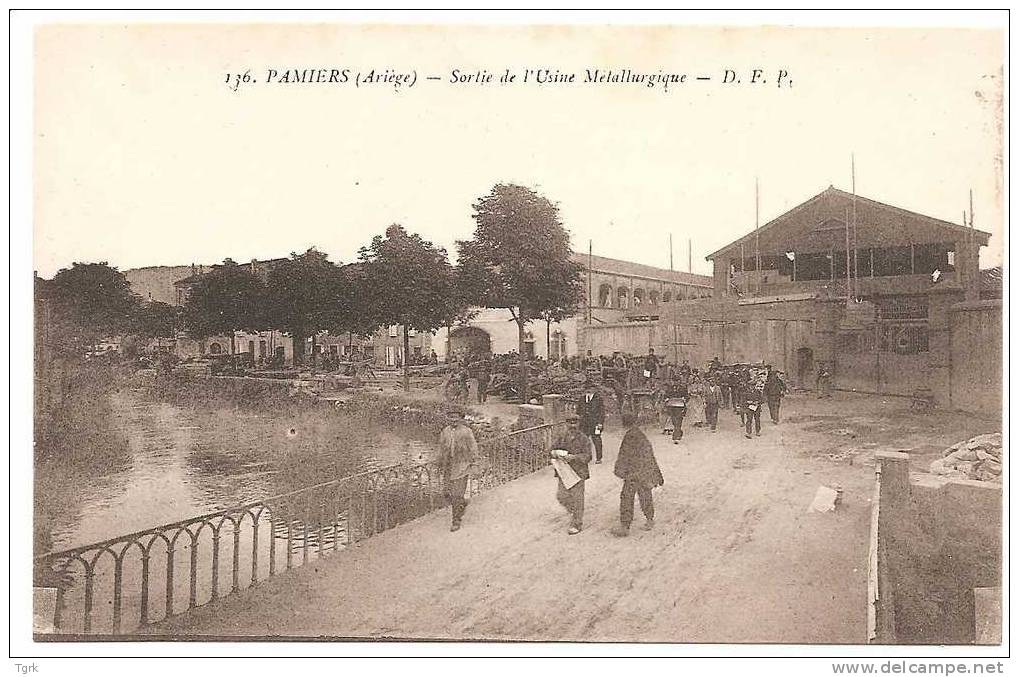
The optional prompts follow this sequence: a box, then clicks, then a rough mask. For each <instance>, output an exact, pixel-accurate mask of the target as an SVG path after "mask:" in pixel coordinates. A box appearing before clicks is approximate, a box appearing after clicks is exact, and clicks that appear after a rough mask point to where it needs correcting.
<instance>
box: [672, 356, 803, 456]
mask: <svg viewBox="0 0 1019 677" xmlns="http://www.w3.org/2000/svg"><path fill="white" fill-rule="evenodd" d="M688 369H689V366H688V365H687V363H686V361H684V362H683V365H682V366H681V367H680V369H679V370H677V373H675V374H674V375H672V377H671V378H670V379H669V381H668V382H667V385H666V387H665V400H664V407H665V411H666V413H667V414H668V419H669V425H668V426H667V427H666V428H665V430H664V432H666V433H669V432H671V434H672V441H673V443H674V444H679V441H680V440H681V439H683V422H684V420H685V419H687V418H694V420H695V421H696V423H694V425H695V426H698V427H700V426H704V427H708V428H710V429H711V432H716V431H717V429H718V412H719V410H720V409H725V408H729V407H731V408H732V411H733V412H734V413H735V414H736V415H737V416H738V417H739V418H740V424H741V427H742V428H743V429H744V430H745V433H744V436H745V437H746V438H747V439H751V438H752V437H754V436H757V437H760V435H761V409H762V407H763V406H764V404H765V403H767V405H768V413H769V415H770V417H771V420H772V422H773V423H775V424H778V422H779V419H780V410H781V407H782V398H783V397H784V396H785V394H786V392H788V386H786V383H785V381H784V379H783V378H782V375H781V373H780V372H778V371H777V370H775V369H773V368H772V367H771V366H770V365H768V366H767V368H766V369H767V371H766V373H764V375H763V378H761V375H760V372H759V371H757V372H756V373H755V371H754V370H753V369H751V367H750V366H749V365H733V366H723V365H722V363H721V362H720V361H719V360H718V358H717V357H716V358H714V359H713V360H712V361H711V364H709V365H708V369H707V371H706V372H705V373H704V374H701V372H700V371H699V370H697V369H692V370H689V371H686V370H688Z"/></svg>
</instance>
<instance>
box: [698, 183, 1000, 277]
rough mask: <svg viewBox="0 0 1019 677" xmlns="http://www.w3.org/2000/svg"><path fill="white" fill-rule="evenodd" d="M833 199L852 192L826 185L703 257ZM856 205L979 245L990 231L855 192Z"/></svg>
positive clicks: (847, 198)
mask: <svg viewBox="0 0 1019 677" xmlns="http://www.w3.org/2000/svg"><path fill="white" fill-rule="evenodd" d="M833 198H834V199H838V200H839V201H843V202H851V201H852V200H853V194H852V193H847V192H846V191H844V190H839V189H838V188H835V187H834V186H828V187H827V188H825V189H824V190H823V191H821V192H820V193H818V194H817V195H815V196H814V197H812V198H810V199H809V200H807V201H806V202H803V203H800V204H799V205H797V206H795V207H793V208H792V209H790V210H789V211H787V212H785V213H784V214H781V215H779V216H777V217H775V218H774V219H772V220H771V221H768V222H767V223H765V224H764V225H763V226H761V227H760V228H758V229H757V230H751V231H750V232H749V233H747V234H746V235H744V236H743V237H741V238H739V239H737V240H734V241H732V242H730V243H729V244H727V245H725V246H724V247H722V248H721V249H718V250H717V251H714V252H712V253H710V254H708V255H707V256H705V257H704V258H705V259H707V260H708V261H711V260H713V259H714V258H715V257H716V256H718V255H719V254H721V253H722V252H725V251H728V250H730V249H732V248H733V247H736V246H738V245H740V244H750V243H752V242H754V239H755V238H756V237H759V236H761V235H763V234H764V233H765V232H766V231H769V230H771V229H773V228H775V227H776V226H778V225H781V224H784V223H787V222H789V221H790V220H791V219H792V218H793V217H795V216H797V215H800V214H802V213H803V212H805V211H808V210H810V209H811V208H813V207H816V206H817V205H818V204H819V203H820V202H822V201H823V200H829V199H833ZM856 204H857V206H858V207H860V206H863V207H866V208H870V209H873V210H878V211H883V212H887V213H890V214H894V215H895V216H898V217H900V218H902V217H905V218H907V219H910V220H916V221H920V222H923V223H925V224H928V225H930V226H935V227H939V228H944V229H946V230H950V231H952V232H954V233H958V234H963V235H968V236H969V235H976V236H977V238H978V239H979V240H981V242H980V244H982V245H986V244H987V239H988V238H989V237H990V236H991V234H990V233H986V232H984V231H982V230H975V229H972V228H967V227H966V226H961V225H959V224H957V223H951V222H949V221H943V220H941V219H936V218H934V217H932V216H926V215H924V214H920V213H918V212H913V211H910V210H908V209H903V208H901V207H895V206H894V205H889V204H885V203H884V202H878V201H877V200H871V199H870V198H866V197H863V196H862V195H856Z"/></svg>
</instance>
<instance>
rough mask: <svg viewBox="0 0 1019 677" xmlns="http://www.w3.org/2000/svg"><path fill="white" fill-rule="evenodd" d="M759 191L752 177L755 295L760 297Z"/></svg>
mask: <svg viewBox="0 0 1019 677" xmlns="http://www.w3.org/2000/svg"><path fill="white" fill-rule="evenodd" d="M760 228H761V190H760V186H759V184H758V181H757V177H756V176H755V177H754V251H755V257H756V261H755V263H754V266H755V268H756V272H757V295H758V296H760V295H761V233H760Z"/></svg>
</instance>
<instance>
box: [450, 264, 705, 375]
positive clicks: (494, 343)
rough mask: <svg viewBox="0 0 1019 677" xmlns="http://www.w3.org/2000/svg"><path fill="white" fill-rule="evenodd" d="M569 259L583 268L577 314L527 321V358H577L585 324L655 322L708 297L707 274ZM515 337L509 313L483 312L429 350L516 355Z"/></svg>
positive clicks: (606, 324)
mask: <svg viewBox="0 0 1019 677" xmlns="http://www.w3.org/2000/svg"><path fill="white" fill-rule="evenodd" d="M571 258H572V259H573V261H574V262H576V263H578V264H580V265H581V266H583V268H584V270H583V280H582V281H583V284H584V290H585V294H584V300H583V301H582V303H581V308H580V312H579V313H578V314H577V315H575V316H574V317H570V318H567V319H565V320H563V321H561V322H552V323H546V322H544V321H533V322H530V323H528V324H527V325H526V327H525V333H524V352H525V354H527V355H528V356H530V357H537V358H542V359H549V358H551V359H561V358H563V357H572V356H575V355H577V354H580V353H581V352H582V346H581V345H580V342H579V337H580V334H581V332H582V331H583V328H584V327H585V326H587V325H588V324H594V325H599V326H613V325H616V324H621V325H630V324H632V323H634V322H637V323H640V322H648V321H655V320H657V318H658V317H659V316H662V315H668V314H669V313H671V312H673V311H674V310H675V309H676V308H678V307H681V306H682V305H683V304H685V303H688V302H690V301H692V300H694V299H703V298H707V297H710V296H711V294H712V280H711V277H709V276H707V275H696V274H692V273H686V272H680V271H675V270H668V269H665V268H656V267H654V266H648V265H644V264H641V263H633V262H630V261H623V260H620V259H613V258H609V257H605V256H593V255H589V254H582V253H579V252H574V253H573V254H572V257H571ZM649 318H655V319H654V320H649ZM519 339H520V337H519V334H518V329H517V324H516V322H514V320H513V316H512V315H511V314H510V312H509V311H508V310H506V309H502V308H484V309H480V310H479V311H478V313H477V314H476V315H475V317H474V318H473V319H472V320H471V321H470V322H469V323H467V324H466V325H464V326H459V327H453V328H450V329H446V328H443V329H440V330H439V331H438V332H436V336H435V340H434V341H433V346H434V349H435V351H436V353H437V354H438V355H439V357H440V359H445V358H446V356H447V354H449V355H463V354H466V353H474V354H482V353H485V352H490V353H492V354H503V353H509V352H516V351H517V350H518V349H519V344H520V340H519Z"/></svg>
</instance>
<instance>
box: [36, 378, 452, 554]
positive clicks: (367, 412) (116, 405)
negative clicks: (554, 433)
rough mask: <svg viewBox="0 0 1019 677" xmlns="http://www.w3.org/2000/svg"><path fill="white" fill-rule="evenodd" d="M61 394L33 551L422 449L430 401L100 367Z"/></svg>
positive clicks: (437, 418) (433, 428) (44, 463)
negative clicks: (63, 404) (63, 409)
mask: <svg viewBox="0 0 1019 677" xmlns="http://www.w3.org/2000/svg"><path fill="white" fill-rule="evenodd" d="M79 377H80V378H79V380H78V382H80V384H81V387H77V388H72V389H70V390H69V391H68V393H67V398H68V401H69V402H70V403H71V406H70V407H69V408H68V412H67V415H65V416H63V417H62V419H61V421H60V424H59V425H54V424H52V423H50V424H48V425H46V426H44V427H43V429H45V430H46V431H47V433H48V434H47V436H46V438H47V440H48V444H46V445H45V446H42V445H37V454H36V467H35V471H36V472H35V513H36V542H35V549H36V554H40V553H42V552H47V551H51V550H54V549H61V548H66V547H73V546H78V545H82V544H86V543H91V542H97V541H100V540H104V539H106V538H111V537H114V536H117V535H119V534H123V533H128V532H130V531H133V530H137V529H143V528H148V527H151V526H155V525H158V524H165V523H169V522H173V521H177V520H180V519H185V518H188V517H191V516H194V515H198V514H203V513H206V512H210V511H215V510H220V509H224V508H227V507H230V506H233V505H239V504H242V503H246V502H250V501H253V500H258V499H262V498H265V497H268V496H273V495H277V494H282V493H287V492H289V491H293V490H296V489H299V488H303V487H306V486H309V485H312V484H316V483H318V482H321V481H323V480H325V479H334V478H338V477H344V476H347V475H352V474H355V473H357V472H360V471H363V470H367V469H372V468H375V467H379V466H380V465H385V464H390V463H396V462H401V461H409V460H421V459H423V458H426V457H428V456H430V454H431V453H432V446H433V442H434V440H435V439H436V438H437V435H438V431H439V429H441V425H442V422H443V421H444V416H445V415H444V410H443V408H442V406H436V405H434V404H427V403H424V404H423V403H421V402H418V401H412V402H411V403H408V402H407V401H406V400H402V399H401V398H400V397H399V396H380V395H377V394H364V393H361V394H355V395H353V396H350V397H347V398H345V401H344V402H342V403H340V405H339V406H338V403H337V402H335V401H329V400H326V399H323V398H320V397H316V396H314V395H311V394H308V393H307V392H304V391H302V390H300V389H295V388H292V387H289V386H288V385H287V384H264V383H258V382H246V381H244V380H238V379H230V380H229V381H227V380H220V379H195V380H182V379H177V378H172V377H163V376H156V377H152V376H151V375H149V377H147V378H141V377H139V376H138V375H137V374H136V375H135V376H133V377H132V376H130V375H127V374H124V373H120V372H115V371H111V372H109V373H103V374H96V375H95V377H91V378H85V375H84V374H79Z"/></svg>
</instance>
